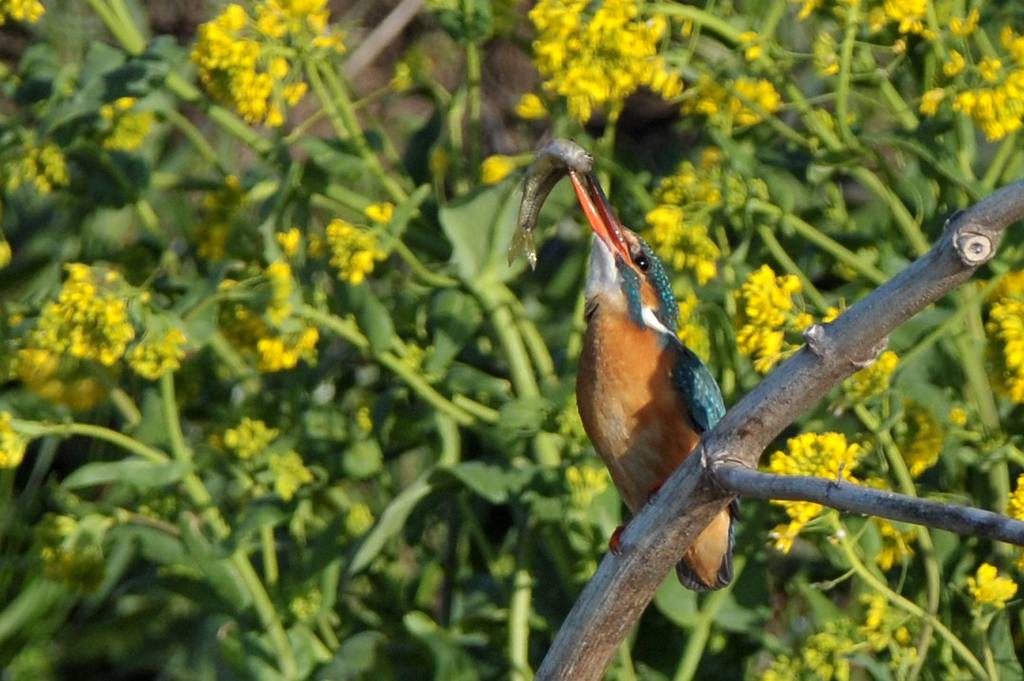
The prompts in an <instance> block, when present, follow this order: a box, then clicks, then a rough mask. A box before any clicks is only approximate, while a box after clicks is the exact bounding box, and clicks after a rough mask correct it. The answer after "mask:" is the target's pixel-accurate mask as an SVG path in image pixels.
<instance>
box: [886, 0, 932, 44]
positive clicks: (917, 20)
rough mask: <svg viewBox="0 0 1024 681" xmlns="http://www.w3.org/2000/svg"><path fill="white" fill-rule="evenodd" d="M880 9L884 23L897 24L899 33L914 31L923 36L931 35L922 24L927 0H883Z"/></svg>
mask: <svg viewBox="0 0 1024 681" xmlns="http://www.w3.org/2000/svg"><path fill="white" fill-rule="evenodd" d="M881 9H882V14H883V16H884V19H885V21H886V23H889V22H895V23H898V24H899V31H900V33H916V34H918V35H921V36H923V37H925V38H930V37H931V36H932V33H931V31H929V30H928V29H926V28H925V25H924V18H925V17H926V16H927V14H928V0H884V2H883V4H882V8H881Z"/></svg>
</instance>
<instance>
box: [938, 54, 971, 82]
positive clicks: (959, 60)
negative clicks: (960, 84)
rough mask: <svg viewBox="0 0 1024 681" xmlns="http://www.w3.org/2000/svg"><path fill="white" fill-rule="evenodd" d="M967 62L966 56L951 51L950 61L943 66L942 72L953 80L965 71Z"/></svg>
mask: <svg viewBox="0 0 1024 681" xmlns="http://www.w3.org/2000/svg"><path fill="white" fill-rule="evenodd" d="M966 64H967V62H966V61H965V60H964V55H962V54H960V53H959V52H957V51H956V50H950V51H949V61H947V62H946V63H944V64H943V65H942V72H943V73H944V74H946V75H947V76H948V77H950V78H952V77H953V76H956V75H957V74H959V73H961V72H962V71H963V70H964V66H965V65H966Z"/></svg>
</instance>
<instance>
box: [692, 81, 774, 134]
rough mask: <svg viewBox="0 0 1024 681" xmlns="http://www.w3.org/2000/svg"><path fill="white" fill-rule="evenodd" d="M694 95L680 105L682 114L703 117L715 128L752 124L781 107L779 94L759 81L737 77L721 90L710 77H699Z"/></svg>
mask: <svg viewBox="0 0 1024 681" xmlns="http://www.w3.org/2000/svg"><path fill="white" fill-rule="evenodd" d="M694 93H695V96H694V97H692V98H691V99H689V100H687V101H686V102H684V104H683V112H684V113H694V114H701V115H704V116H707V117H708V118H709V119H711V120H712V121H713V122H716V123H717V124H719V125H722V124H728V125H733V124H735V125H741V126H751V125H756V124H758V123H760V122H761V121H763V120H764V115H765V114H773V113H775V112H777V111H778V110H779V109H780V108H781V107H782V97H781V96H780V95H779V92H778V91H777V90H776V89H775V86H774V85H772V83H771V81H768V80H765V79H763V78H747V77H743V78H737V79H736V80H734V81H732V82H730V83H727V85H726V87H722V85H720V84H719V83H718V81H717V80H715V79H713V78H711V77H710V76H701V77H700V78H698V79H697V84H696V85H695V86H694Z"/></svg>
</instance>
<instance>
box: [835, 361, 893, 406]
mask: <svg viewBox="0 0 1024 681" xmlns="http://www.w3.org/2000/svg"><path fill="white" fill-rule="evenodd" d="M899 363H900V358H899V355H897V354H896V353H895V352H893V351H891V350H887V351H885V352H883V353H882V354H881V355H879V356H878V359H876V360H875V361H874V362H873V363H872V364H871V366H868V367H865V368H864V369H861V370H860V371H858V372H857V373H855V374H854V375H853V376H850V377H849V378H848V379H846V380H845V381H843V392H845V393H846V399H847V400H849V401H850V402H851V403H856V402H863V401H865V400H868V399H870V398H872V397H876V396H878V395H881V394H882V393H884V392H885V391H886V390H888V389H889V384H890V383H891V382H892V375H893V373H894V372H895V371H896V366H897V365H898V364H899Z"/></svg>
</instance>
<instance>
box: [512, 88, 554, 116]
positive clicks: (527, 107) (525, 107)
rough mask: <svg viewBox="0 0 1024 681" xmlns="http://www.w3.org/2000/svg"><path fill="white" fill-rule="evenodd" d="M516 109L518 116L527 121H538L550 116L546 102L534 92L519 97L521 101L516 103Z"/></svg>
mask: <svg viewBox="0 0 1024 681" xmlns="http://www.w3.org/2000/svg"><path fill="white" fill-rule="evenodd" d="M515 110H516V116H519V117H520V118H522V119H523V120H527V121H536V120H540V119H543V118H547V117H548V110H547V107H545V106H544V102H542V101H541V99H540V97H538V96H537V95H535V94H533V93H532V92H527V93H526V94H524V95H523V96H522V97H520V98H519V103H517V104H516V109H515Z"/></svg>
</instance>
